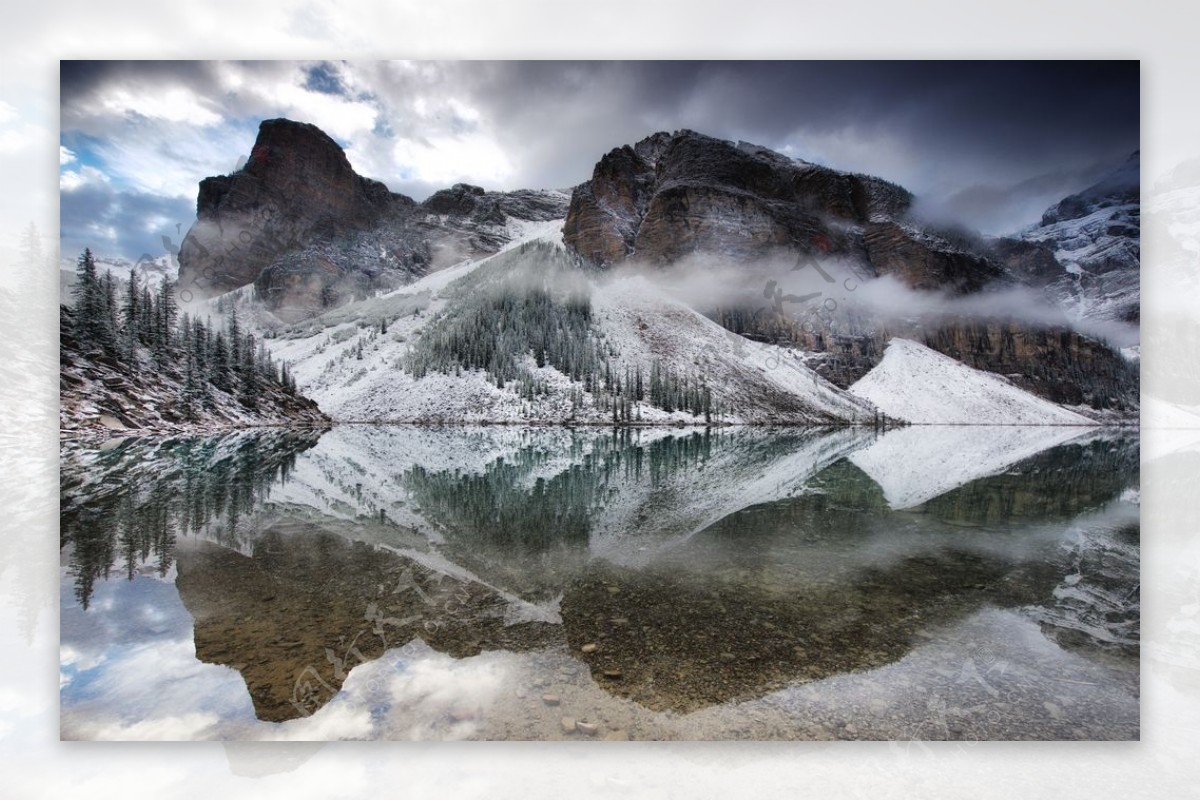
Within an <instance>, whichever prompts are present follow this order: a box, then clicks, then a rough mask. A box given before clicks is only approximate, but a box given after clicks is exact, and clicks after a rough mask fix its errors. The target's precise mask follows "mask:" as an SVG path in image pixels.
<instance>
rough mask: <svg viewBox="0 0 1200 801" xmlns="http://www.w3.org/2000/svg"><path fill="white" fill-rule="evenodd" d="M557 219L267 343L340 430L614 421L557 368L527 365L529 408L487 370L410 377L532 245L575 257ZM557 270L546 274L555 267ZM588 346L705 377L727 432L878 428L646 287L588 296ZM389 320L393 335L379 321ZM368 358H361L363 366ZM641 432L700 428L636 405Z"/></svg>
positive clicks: (771, 353)
mask: <svg viewBox="0 0 1200 801" xmlns="http://www.w3.org/2000/svg"><path fill="white" fill-rule="evenodd" d="M561 226H562V223H561V221H557V220H556V221H550V222H546V223H538V224H529V225H528V226H527V228H526V230H525V231H524V237H523V238H522V239H516V240H514V241H513V242H512V243H510V245H509V246H507V247H506V248H505V249H504V250H503V251H501V253H498V254H496V255H495V256H491V257H489V258H487V259H482V260H479V261H475V262H467V263H463V264H459V265H455V266H453V267H450V268H447V269H446V270H443V271H440V272H437V273H434V274H431V275H429V276H426V277H425V278H422V279H420V280H418V281H416V282H414V283H413V284H411V285H409V286H406V287H404V288H402V289H400V290H397V291H395V292H392V293H389V294H386V295H383V296H380V297H377V298H371V299H368V300H365V301H361V302H358V303H352V304H348V305H347V306H344V307H341V308H338V309H334V310H331V311H329V312H326V313H325V314H323V315H321V316H319V317H317V318H313V319H312V320H308V321H305V322H303V323H298V324H296V325H295V326H292V327H291V329H286V330H284V331H282V332H281V333H280V336H279V338H277V339H273V340H269V341H268V343H267V344H268V347H269V348H270V349H271V351H272V355H273V356H274V357H275V358H277V359H282V360H285V361H288V362H290V363H291V365H292V372H293V374H294V375H295V377H296V380H297V383H298V386H299V388H300V389H301V391H303V392H304V393H305V394H306V395H308V396H309V397H312V398H314V399H315V400H317V402H318V403H319V404H320V406H321V408H322V410H324V411H325V412H326V413H328V414H330V415H331V416H333V417H334V419H336V420H339V421H364V422H365V421H387V422H420V423H431V422H439V421H454V422H527V421H538V422H555V423H564V422H580V423H588V422H592V423H602V422H607V421H609V420H611V416H610V414H609V413H608V412H605V411H604V410H603V409H602V408H600V407H599V406H598V405H596V404H594V403H593V402H592V401H593V396H592V395H591V393H590V392H585V393H584V402H583V403H582V407H581V408H580V405H579V404H574V405H573V404H572V400H571V399H572V395H573V394H577V393H578V392H579V391H581V390H582V389H583V387H582V384H581V382H572V381H571V379H570V378H569V377H568V376H566V375H564V374H563V373H561V372H559V371H558V370H557V369H555V367H553V366H552V365H549V364H547V365H545V366H543V367H538V366H537V365H536V364H535V363H534V361H533V356H532V354H530V355H528V356H526V357H524V358H525V362H524V365H525V367H526V368H527V369H528V371H529V373H530V374H531V375H532V376H533V377H534V378H535V379H537V380H538V381H539V382H541V383H542V384H543V385H544V386H545V387H546V389H547V392H546V393H545V394H544V395H541V396H538V397H534V398H522V397H521V396H520V394H519V392H518V391H517V388H516V387H514V386H511V385H510V386H507V387H505V388H503V389H501V388H498V387H497V386H495V384H493V383H492V381H491V380H489V378H488V377H487V376H486V375H485V374H484V373H483V372H482V371H479V370H462V371H457V372H456V373H454V374H447V373H441V372H436V371H431V372H429V373H428V374H426V375H425V376H424V377H422V378H419V379H418V378H416V377H414V376H413V375H412V374H411V373H409V372H408V371H407V370H406V369H405V368H404V364H405V359H406V356H407V354H408V353H409V350H410V348H411V347H412V346H413V343H414V342H416V341H418V339H419V338H420V337H421V335H422V333H423V332H424V331H425V330H426V329H427V328H428V327H429V326H430V325H432V324H434V322H436V321H437V319H438V317H439V315H442V314H443V313H445V312H446V310H447V309H448V308H449V304H451V303H455V302H461V298H462V297H464V296H465V295H468V294H469V293H472V292H483V291H486V289H487V288H488V286H489V282H494V281H495V280H496V279H497V278H498V277H502V276H503V275H505V274H507V272H506V271H521V270H525V271H526V272H528V271H529V270H530V269H535V270H536V269H542V266H541V263H540V262H536V259H540V258H544V252H542V253H540V254H535V255H531V256H530V257H529V259H531V260H535V261H534V262H533V267H532V268H531V265H530V263H529V262H526V261H523V260H524V259H526V257H525V256H524V255H522V252H521V251H517V252H511V251H513V250H514V248H516V247H517V246H519V245H521V244H523V243H525V242H533V241H541V242H550V243H554V244H555V245H556V247H558V248H559V250H558V251H556V252H557V253H558V255H557V256H554V257H553V258H552V259H551V261H554V260H556V259H557V260H560V261H565V260H568V259H569V258H570V257H569V256H568V254H566V252H565V251H562V250H561V246H558V245H557V241H558V240H559V239H560V230H561ZM552 268H553V265H550V266H548V267H546V269H552ZM590 291H591V304H592V323H591V325H592V336H593V337H594V338H595V341H596V342H597V344H598V345H599V346H600V347H602V348H603V350H604V352H605V354H606V355H607V357H608V358H609V359H610V360H611V364H612V367H613V368H614V370H615V371H617V372H618V373H620V372H623V371H624V369H625V367H626V366H629V367H630V369H631V370H632V369H634V368H636V367H639V366H640V368H641V369H642V370H643V371H648V370H649V368H650V365H651V363H652V362H654V361H658V362H659V363H660V364H661V365H662V366H663V367H664V368H667V369H670V370H671V371H673V372H674V373H675V374H676V375H685V376H688V377H691V378H693V379H697V378H701V377H702V378H703V379H704V380H705V381H706V382H707V385H708V386H709V387H710V388H711V390H712V394H713V397H714V398H715V399H716V400H717V401H718V402H719V403H720V406H721V407H722V408H724V409H726V410H727V411H726V413H725V414H723V415H722V416H721V417H720V419H722V420H724V421H725V422H734V423H739V422H788V423H806V424H819V425H828V424H841V423H846V422H865V421H868V420H873V419H874V416H875V410H874V408H873V407H872V406H871V405H870V404H869V403H867V402H866V401H863V400H862V399H860V398H856V397H854V396H852V395H849V394H848V393H846V392H844V391H842V390H839V389H838V388H836V387H834V386H833V385H832V384H829V383H828V382H827V381H825V380H824V379H821V378H820V377H819V376H817V374H816V373H814V372H813V371H811V370H809V369H808V368H806V367H804V366H803V365H802V364H801V362H800V361H799V359H797V358H796V356H795V354H794V353H793V352H791V351H789V350H787V349H784V348H777V347H769V346H762V345H759V344H757V343H752V342H750V341H748V340H745V339H744V338H742V337H740V336H737V335H735V334H731V333H730V332H728V331H726V330H725V329H724V328H722V327H720V326H719V325H717V324H716V323H714V322H712V321H711V320H709V319H707V318H706V317H704V316H702V315H700V314H698V313H696V312H695V311H693V310H692V309H690V308H689V307H687V306H685V305H683V304H681V303H678V302H676V301H673V300H671V299H669V298H667V297H665V296H663V295H662V294H661V293H660V292H659V291H658V290H656V289H655V288H654V287H653V285H652V284H651V283H650V282H648V281H646V280H645V279H643V278H640V277H605V278H602V279H597V281H596V283H595V285H594V286H592V287H591V290H590ZM384 319H386V320H387V331H386V333H384V332H382V330H381V326H380V322H381V321H382V320H384ZM360 354H361V358H360ZM634 411H635V415H634V418H635V419H638V420H640V421H641V422H643V423H694V422H701V421H702V420H703V418H698V417H697V416H694V415H692V414H691V413H690V412H686V411H678V410H677V411H673V412H666V411H663V410H661V409H658V408H655V407H653V406H651V405H650V403H649V402H638V403H637V404H636V408H635V410H634Z"/></svg>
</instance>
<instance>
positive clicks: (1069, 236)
mask: <svg viewBox="0 0 1200 801" xmlns="http://www.w3.org/2000/svg"><path fill="white" fill-rule="evenodd" d="M1021 239H1023V240H1024V241H1026V242H1029V243H1032V244H1035V245H1039V246H1041V247H1044V248H1046V249H1047V250H1049V251H1050V252H1052V253H1053V255H1054V261H1055V262H1056V263H1055V264H1051V263H1050V262H1049V261H1048V260H1046V259H1045V258H1044V257H1042V258H1041V259H1039V262H1040V264H1039V267H1040V269H1037V270H1036V271H1033V272H1034V276H1035V280H1038V281H1039V282H1042V283H1044V285H1045V286H1046V287H1047V291H1049V292H1051V293H1052V294H1053V295H1054V296H1055V297H1056V299H1057V300H1058V301H1059V303H1060V304H1061V305H1062V306H1063V307H1064V308H1065V309H1068V310H1069V311H1070V312H1071V313H1072V314H1073V315H1075V316H1077V317H1080V318H1088V319H1096V320H1119V321H1124V322H1134V323H1136V322H1137V321H1138V320H1139V318H1140V313H1139V310H1140V303H1141V279H1140V276H1141V271H1140V262H1141V159H1140V156H1139V154H1138V153H1134V154H1133V155H1132V156H1130V157H1129V158H1128V160H1126V161H1125V163H1124V164H1122V165H1121V166H1120V167H1119V168H1118V169H1116V170H1114V171H1113V172H1112V173H1110V174H1109V175H1108V176H1106V177H1105V178H1103V179H1101V180H1100V181H1099V182H1097V183H1095V184H1093V185H1092V186H1090V187H1088V188H1087V189H1084V190H1083V191H1082V192H1079V193H1077V194H1074V195H1070V196H1069V197H1066V198H1064V199H1063V200H1061V201H1059V202H1058V203H1056V204H1055V205H1054V206H1051V207H1050V208H1049V209H1047V210H1046V212H1045V213H1044V214H1043V215H1042V219H1041V223H1040V224H1038V225H1035V226H1033V227H1031V228H1029V229H1026V230H1025V231H1023V232H1022V233H1021Z"/></svg>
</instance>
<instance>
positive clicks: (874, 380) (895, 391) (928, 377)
mask: <svg viewBox="0 0 1200 801" xmlns="http://www.w3.org/2000/svg"><path fill="white" fill-rule="evenodd" d="M850 392H851V394H853V395H857V396H858V397H860V398H864V399H866V400H868V401H870V402H871V403H873V404H874V405H875V406H877V407H878V408H879V409H880V410H881V411H882V412H884V413H885V414H887V415H888V416H889V417H895V418H897V419H900V420H904V421H906V422H909V423H927V424H953V425H1091V424H1093V423H1092V421H1091V420H1090V419H1088V418H1086V417H1084V416H1083V415H1081V414H1078V413H1076V412H1073V411H1071V410H1069V409H1065V408H1063V407H1062V406H1059V405H1057V404H1054V403H1051V402H1049V401H1047V400H1045V399H1043V398H1039V397H1038V396H1036V395H1033V394H1031V393H1029V392H1026V391H1025V390H1023V389H1021V388H1020V387H1017V386H1014V385H1013V384H1012V383H1011V382H1009V381H1008V380H1006V379H1004V378H1003V377H1001V376H998V375H994V374H991V373H985V372H982V371H979V370H972V369H971V368H970V367H967V366H965V365H963V364H961V363H959V362H957V361H955V360H954V359H951V358H949V357H947V356H943V355H942V354H940V353H938V352H937V351H934V350H931V349H929V348H926V347H924V346H923V345H919V344H917V343H916V342H912V341H909V340H906V339H893V340H892V341H891V342H890V343H889V344H888V346H887V350H886V351H885V353H884V356H883V360H882V361H880V363H879V364H878V365H877V366H876V367H875V369H873V370H871V372H869V373H867V374H866V375H865V376H863V378H862V379H860V380H859V381H857V382H856V383H855V384H854V385H853V386H852V387H850Z"/></svg>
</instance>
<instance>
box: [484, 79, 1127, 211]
mask: <svg viewBox="0 0 1200 801" xmlns="http://www.w3.org/2000/svg"><path fill="white" fill-rule="evenodd" d="M477 80H478V81H479V88H480V89H481V90H482V91H479V93H478V96H479V99H480V102H481V103H482V104H483V105H484V106H485V107H486V108H487V109H488V110H489V112H490V114H491V116H492V118H493V120H494V122H495V124H496V128H497V130H498V131H500V132H501V134H502V135H503V136H504V137H505V141H506V145H507V146H508V147H510V148H512V149H514V150H517V151H520V149H521V147H522V143H523V142H528V141H536V142H539V143H543V142H547V141H548V140H554V139H558V140H559V143H558V145H557V146H550V147H544V148H542V150H544V151H546V152H547V153H548V155H547V156H546V157H544V158H542V159H540V163H539V164H538V165H536V166H531V168H530V173H531V176H532V180H533V182H535V183H537V182H538V181H540V182H541V183H544V184H549V185H562V184H564V183H569V182H570V181H571V180H572V176H573V175H578V167H576V168H575V172H574V173H570V172H569V170H570V168H571V166H572V165H575V164H579V163H588V161H589V159H590V161H591V162H594V160H595V158H596V156H597V155H598V154H599V153H602V152H604V151H605V150H607V149H608V148H610V147H613V146H616V145H619V144H622V143H625V142H629V141H632V140H634V139H636V138H640V137H641V136H644V135H646V134H648V133H651V132H652V131H653V130H655V129H657V128H666V129H675V128H680V127H687V128H692V129H694V130H698V131H701V132H703V133H709V134H712V135H715V136H721V137H725V138H732V139H737V138H742V139H746V140H748V141H753V142H756V143H757V144H762V145H765V146H768V147H772V148H776V149H787V150H788V152H789V154H790V155H794V156H797V157H801V158H811V159H813V160H821V161H824V162H825V163H827V164H828V166H832V167H838V168H842V169H851V170H863V171H868V172H873V173H876V174H881V175H882V176H883V177H886V178H890V179H892V180H896V181H899V182H901V183H905V184H906V185H908V186H909V188H911V189H913V190H914V191H916V192H918V193H920V194H926V193H935V194H937V195H939V196H942V197H948V196H950V195H952V194H954V193H956V192H961V191H964V190H967V189H969V188H979V189H983V190H993V191H994V192H995V193H997V195H1005V194H1006V193H1008V192H1009V191H1010V190H1012V189H1013V188H1014V187H1017V186H1018V185H1020V184H1022V183H1023V182H1026V181H1030V180H1032V179H1036V178H1038V177H1039V176H1044V175H1046V174H1048V173H1057V174H1064V175H1065V176H1066V178H1065V182H1061V183H1060V182H1043V183H1042V184H1041V186H1042V189H1043V190H1044V191H1039V190H1038V186H1037V185H1036V183H1035V184H1030V185H1028V186H1024V187H1022V189H1023V190H1026V191H1027V192H1028V193H1029V195H1028V196H1029V197H1033V198H1044V199H1045V201H1046V203H1049V202H1051V201H1053V200H1054V199H1057V198H1056V197H1054V196H1052V195H1051V194H1048V193H1050V192H1058V191H1060V190H1061V189H1062V188H1063V187H1064V186H1065V187H1066V189H1067V191H1076V190H1077V189H1079V188H1082V185H1084V183H1086V181H1087V180H1089V178H1092V177H1094V174H1095V170H1096V165H1097V163H1099V162H1105V163H1113V164H1115V163H1117V162H1119V161H1120V160H1122V159H1123V158H1124V157H1125V156H1126V155H1128V154H1129V153H1130V152H1132V151H1133V150H1135V149H1136V148H1137V147H1138V131H1139V108H1138V107H1139V88H1138V83H1139V65H1138V63H1137V62H1132V61H1126V62H1101V63H1091V62H1087V63H1084V62H986V61H981V62H666V63H658V62H640V63H639V62H625V63H594V62H592V63H587V62H584V63H577V62H576V63H572V62H526V63H520V64H513V65H504V66H501V67H499V68H496V69H492V70H481V71H480V74H479V75H478V77H477ZM613 95H616V96H617V97H618V98H619V99H620V103H619V105H618V104H611V103H608V101H609V99H610V98H611V97H612V96H613ZM589 105H592V106H594V108H595V113H593V114H590V115H586V116H588V118H589V125H588V127H587V129H586V130H576V131H572V132H571V134H570V135H569V136H561V135H559V136H556V135H555V132H554V130H553V126H554V120H555V118H556V117H560V118H564V119H566V120H570V119H571V118H572V117H575V116H577V115H579V113H580V111H579V110H580V109H581V108H586V107H588V106H589ZM558 133H559V134H561V132H558ZM839 140H840V141H839ZM876 143H877V144H876ZM854 145H856V146H854ZM531 155H532V154H531ZM831 158H836V159H837V160H836V161H834V160H831ZM525 160H530V161H532V159H523V161H525ZM1081 182H1084V183H1081ZM1051 184H1054V185H1053V186H1051ZM982 194H984V193H981V195H980V196H982ZM1058 197H1061V195H1059V196H1058ZM1013 202H1014V201H1013V198H1011V197H998V198H997V205H996V208H995V210H996V211H1000V212H1003V209H1004V207H1007V206H1010V205H1012V203H1013ZM1039 202H1040V201H1039ZM1018 205H1019V204H1018ZM972 210H973V216H974V217H976V218H977V219H978V221H979V222H983V223H987V222H988V220H987V218H988V217H989V215H990V214H991V212H992V211H993V207H992V204H987V203H976V204H974V206H973V209H972ZM1002 216H1005V217H1007V216H1008V215H1007V214H1003V215H1002Z"/></svg>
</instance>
